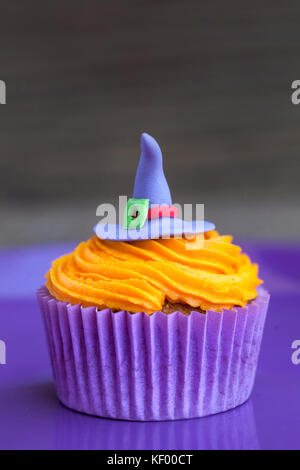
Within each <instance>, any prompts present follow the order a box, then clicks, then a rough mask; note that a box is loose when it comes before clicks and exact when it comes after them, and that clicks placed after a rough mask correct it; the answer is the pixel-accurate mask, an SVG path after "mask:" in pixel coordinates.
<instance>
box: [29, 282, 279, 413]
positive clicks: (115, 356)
mask: <svg viewBox="0 0 300 470" xmlns="http://www.w3.org/2000/svg"><path fill="white" fill-rule="evenodd" d="M258 291H259V295H258V297H257V298H256V299H255V300H254V301H252V302H251V303H250V304H249V305H247V306H246V307H245V308H240V307H237V308H235V309H233V310H225V309H223V311H222V312H221V313H217V312H214V311H207V312H206V314H202V313H200V312H192V313H191V314H190V315H184V314H183V313H180V312H173V313H171V314H169V315H167V314H164V313H162V312H156V313H154V314H153V315H147V314H145V313H134V314H132V313H129V312H126V311H119V312H112V311H111V310H110V309H105V310H101V311H100V310H97V308H96V307H86V308H83V307H81V306H80V305H71V304H68V303H65V302H61V301H59V300H56V299H55V298H54V297H52V296H51V295H50V294H49V292H48V290H47V288H46V287H42V288H40V289H39V290H38V293H37V295H38V300H39V303H40V306H41V310H42V315H43V319H44V324H45V329H46V336H47V342H48V347H49V353H50V358H51V364H52V369H53V375H54V381H55V385H56V390H57V395H58V398H59V399H60V401H61V402H62V403H63V404H64V405H66V406H67V407H69V408H72V409H74V410H77V411H80V412H83V413H87V414H91V415H96V416H101V417H106V418H115V419H126V420H138V421H159V420H173V419H186V418H197V417H201V416H207V415H210V414H215V413H219V412H222V411H226V410H228V409H231V408H234V407H236V406H238V405H241V404H242V403H244V402H245V401H246V400H247V399H248V398H249V396H250V393H251V391H252V388H253V383H254V378H255V372H256V366H257V360H258V355H259V350H260V344H261V339H262V333H263V328H264V323H265V318H266V313H267V308H268V302H269V297H270V296H269V294H268V293H267V291H265V290H264V289H259V290H258Z"/></svg>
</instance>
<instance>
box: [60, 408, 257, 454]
mask: <svg viewBox="0 0 300 470" xmlns="http://www.w3.org/2000/svg"><path fill="white" fill-rule="evenodd" d="M55 448H56V449H80V450H85V449H114V450H128V449H157V450H166V449H185V450H190V449H241V450H243V449H258V441H257V434H256V428H255V420H254V413H253V405H252V402H251V400H249V401H248V402H247V403H245V404H244V405H242V406H240V407H238V408H235V409H234V410H232V411H229V412H227V413H220V414H218V415H216V416H210V417H207V418H198V419H191V420H181V421H163V422H132V421H115V420H109V419H101V418H96V417H90V416H87V415H82V414H78V413H75V412H73V411H71V410H68V409H67V408H64V407H63V406H62V405H60V404H58V406H57V410H56V420H55Z"/></svg>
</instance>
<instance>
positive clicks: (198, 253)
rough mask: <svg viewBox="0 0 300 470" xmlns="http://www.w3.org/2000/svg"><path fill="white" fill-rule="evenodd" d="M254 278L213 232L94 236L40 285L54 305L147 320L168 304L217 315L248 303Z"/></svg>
mask: <svg viewBox="0 0 300 470" xmlns="http://www.w3.org/2000/svg"><path fill="white" fill-rule="evenodd" d="M192 244H193V245H192ZM191 248H193V249H191ZM195 248H196V249H195ZM257 275H258V267H257V265H255V264H252V263H251V261H250V259H249V257H248V256H247V255H246V254H243V253H242V251H241V248H240V247H238V246H236V245H234V244H232V237H231V236H229V235H226V236H220V235H219V234H218V233H217V232H216V231H212V232H208V233H205V234H204V238H203V236H202V235H198V236H196V239H194V240H188V239H185V238H183V239H176V238H171V239H159V240H143V241H134V242H115V241H106V240H100V239H99V238H97V237H96V236H94V237H92V238H91V239H89V240H87V241H86V242H82V243H80V244H79V245H78V246H77V248H76V249H75V250H74V252H72V253H70V254H67V255H64V256H62V257H60V258H58V259H57V260H55V261H54V262H53V263H52V267H51V268H50V270H49V271H48V273H47V274H46V278H47V283H46V285H47V287H48V289H49V291H50V293H51V294H52V295H53V296H54V297H55V298H57V299H58V300H62V301H67V302H70V303H72V304H78V303H80V304H81V305H83V306H84V307H86V306H97V307H99V308H105V307H108V308H111V309H117V310H128V311H130V312H146V313H148V314H151V313H153V312H155V311H157V310H161V308H162V306H163V304H164V302H165V300H168V301H169V302H174V303H175V302H179V303H185V304H188V305H189V306H191V307H195V308H196V307H200V308H201V309H202V310H208V309H210V310H215V311H221V310H222V308H227V309H231V308H232V307H234V306H242V307H243V306H245V305H246V303H247V302H248V301H249V300H252V299H254V298H255V297H256V296H257V292H256V287H257V286H258V285H259V284H261V282H262V281H261V280H260V279H259V278H258V277H257Z"/></svg>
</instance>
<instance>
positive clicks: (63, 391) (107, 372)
mask: <svg viewBox="0 0 300 470" xmlns="http://www.w3.org/2000/svg"><path fill="white" fill-rule="evenodd" d="M141 150H142V152H141V158H140V163H139V166H138V170H137V174H136V179H135V185H134V192H133V198H132V199H129V201H128V203H127V206H126V209H125V213H124V221H123V223H121V222H120V223H119V224H117V223H106V224H103V223H99V224H97V226H96V227H95V228H94V230H95V235H94V236H92V237H91V238H90V239H89V240H87V241H85V242H82V243H80V244H79V245H78V246H77V247H76V248H75V250H74V251H73V252H72V253H69V254H66V255H64V256H62V257H60V258H59V259H57V260H55V261H53V263H52V266H51V267H50V269H49V271H48V272H47V274H46V284H45V285H44V286H43V287H41V288H40V289H39V290H38V300H39V303H40V306H41V311H42V315H43V319H44V324H45V330H46V336H47V342H48V347H49V354H50V358H51V364H52V369H53V375H54V381H55V385H56V390H57V395H58V398H59V400H60V401H61V402H62V403H63V404H64V405H66V406H67V407H69V408H72V409H74V410H77V411H80V412H84V413H88V414H91V415H96V416H101V417H107V418H115V419H127V420H141V421H147V420H172V419H184V418H196V417H201V416H207V415H210V414H214V413H219V412H222V411H226V410H228V409H231V408H234V407H236V406H238V405H240V404H242V403H244V402H245V401H246V400H247V399H248V398H249V396H250V393H251V390H252V387H253V383H254V379H255V372H256V366H257V360H258V355H259V350H260V344H261V339H262V334H263V328H264V322H265V317H266V312H267V307H268V301H269V294H268V293H267V291H266V290H265V289H263V288H262V287H259V286H260V285H261V283H262V281H261V280H260V279H259V278H258V267H257V265H255V264H253V263H252V262H251V260H250V259H249V257H248V256H247V255H246V254H244V253H243V252H242V250H241V248H240V247H238V246H236V245H234V244H233V243H232V237H231V236H230V235H220V234H219V233H218V232H217V231H216V229H215V226H214V224H212V223H211V222H207V221H203V220H200V221H198V220H195V221H186V220H184V219H183V218H181V217H180V216H179V211H178V207H177V206H174V205H172V200H171V195H170V190H169V187H168V184H167V181H166V178H165V176H164V172H163V167H162V155H161V151H160V148H159V146H158V144H157V142H156V141H155V140H154V139H153V138H152V137H150V136H149V135H147V134H143V135H142V139H141Z"/></svg>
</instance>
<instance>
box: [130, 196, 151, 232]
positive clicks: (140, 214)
mask: <svg viewBox="0 0 300 470" xmlns="http://www.w3.org/2000/svg"><path fill="white" fill-rule="evenodd" d="M148 210H149V199H133V198H132V199H128V202H127V205H126V210H125V218H124V228H126V229H128V230H130V229H136V228H141V227H143V225H144V224H145V222H146V220H147V218H148Z"/></svg>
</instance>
